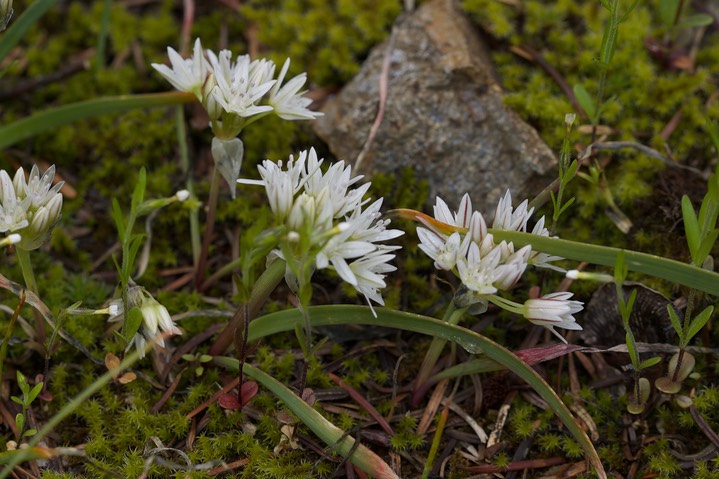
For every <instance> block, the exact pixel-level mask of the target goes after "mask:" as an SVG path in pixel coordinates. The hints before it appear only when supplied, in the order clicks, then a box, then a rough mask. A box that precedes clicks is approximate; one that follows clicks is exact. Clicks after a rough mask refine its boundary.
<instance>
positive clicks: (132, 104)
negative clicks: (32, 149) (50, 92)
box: [0, 92, 197, 150]
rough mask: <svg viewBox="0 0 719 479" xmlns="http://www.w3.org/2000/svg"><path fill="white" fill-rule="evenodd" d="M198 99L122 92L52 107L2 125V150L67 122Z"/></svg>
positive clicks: (168, 94)
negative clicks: (117, 94) (118, 94)
mask: <svg viewBox="0 0 719 479" xmlns="http://www.w3.org/2000/svg"><path fill="white" fill-rule="evenodd" d="M196 100H197V98H196V97H195V95H193V94H192V93H184V92H171V93H152V94H148V95H122V96H115V97H105V98H96V99H93V100H87V101H82V102H79V103H72V104H70V105H64V106H60V107H57V108H50V109H47V110H43V111H41V112H38V113H35V114H33V115H31V116H28V117H26V118H23V119H22V120H18V121H15V122H13V123H10V124H9V125H5V126H3V127H0V150H2V149H4V148H7V147H8V146H11V145H14V144H15V143H17V142H19V141H22V140H24V139H26V138H30V137H32V136H35V135H37V134H39V133H43V132H45V131H52V130H54V129H56V128H57V127H59V126H62V125H67V124H69V123H73V122H75V121H78V120H84V119H86V118H92V117H96V116H101V115H108V114H111V113H122V112H125V111H130V110H135V109H137V108H150V107H158V106H169V105H177V104H181V103H191V102H193V101H196Z"/></svg>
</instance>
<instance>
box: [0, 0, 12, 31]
mask: <svg viewBox="0 0 719 479" xmlns="http://www.w3.org/2000/svg"><path fill="white" fill-rule="evenodd" d="M12 12H13V10H12V0H0V32H1V31H3V30H5V28H6V27H7V24H8V23H10V19H11V18H12Z"/></svg>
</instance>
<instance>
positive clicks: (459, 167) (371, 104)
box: [313, 0, 563, 212]
mask: <svg viewBox="0 0 719 479" xmlns="http://www.w3.org/2000/svg"><path fill="white" fill-rule="evenodd" d="M387 54H389V70H388V72H389V73H388V90H387V103H386V109H385V113H384V118H383V120H382V123H381V124H380V126H379V129H378V131H377V135H376V137H375V139H374V142H373V143H372V144H371V147H370V148H369V149H368V150H367V151H366V154H365V155H364V158H363V160H362V162H361V164H360V165H359V171H360V172H362V173H364V174H369V175H370V176H371V174H373V173H375V172H378V171H382V172H397V171H399V170H401V169H403V168H405V167H406V166H411V167H413V168H414V169H415V172H416V174H417V177H418V178H426V179H428V180H429V182H430V185H431V192H432V196H434V195H440V196H442V197H443V198H444V199H445V200H447V201H448V203H449V204H450V206H456V204H457V203H458V202H459V199H460V198H461V196H462V195H463V194H464V193H465V192H469V193H470V195H471V197H472V200H473V203H474V205H475V206H476V207H477V208H481V209H482V211H487V212H490V211H491V210H493V208H494V207H495V205H496V202H497V200H498V199H499V197H500V195H501V194H503V193H504V191H505V190H506V189H507V188H510V189H511V190H512V193H513V196H514V198H515V200H516V201H519V200H521V198H524V197H527V196H528V195H530V194H534V193H537V192H539V191H540V190H541V189H542V188H543V187H544V186H545V185H546V184H547V183H548V182H549V181H551V179H552V177H553V175H555V174H556V173H555V165H556V158H555V157H554V154H553V152H552V151H551V150H550V148H549V147H548V146H547V145H546V144H545V143H544V142H543V141H542V140H541V139H540V138H539V136H538V135H537V132H536V131H535V130H534V129H533V128H532V127H531V126H529V125H528V124H526V123H525V122H524V121H522V119H521V118H520V117H519V116H518V115H517V114H516V113H514V112H513V111H511V110H510V109H509V108H507V107H505V106H504V105H503V104H502V89H501V87H500V85H499V82H498V79H497V77H496V74H495V72H494V67H493V65H492V62H491V60H490V57H489V54H488V52H487V49H486V47H485V46H484V44H483V42H482V40H481V38H480V37H479V35H478V33H477V32H476V31H475V29H474V27H473V26H472V24H471V23H470V22H469V20H468V19H467V17H466V16H465V15H464V13H463V12H462V11H461V10H460V9H459V7H458V5H457V3H456V1H455V0H432V1H429V2H427V3H425V4H423V5H422V7H421V8H419V9H418V10H417V11H415V12H412V13H411V14H406V15H404V16H403V17H402V18H400V19H399V20H398V21H397V23H396V24H395V26H394V28H393V31H392V35H391V37H390V39H389V40H388V41H386V42H385V43H383V44H381V45H379V46H378V47H376V48H375V49H374V50H373V51H372V52H371V53H370V55H369V57H368V59H367V60H366V62H365V64H364V65H363V67H362V69H361V71H360V72H359V73H358V75H357V76H356V77H355V78H354V79H353V80H352V81H351V82H350V83H348V84H347V85H346V86H345V87H344V89H343V90H342V91H341V92H340V93H339V94H338V95H337V96H336V97H334V98H332V99H330V100H329V101H328V102H327V103H326V104H325V107H324V109H323V111H324V113H325V116H324V117H322V118H320V119H319V120H317V121H315V122H313V123H314V125H315V129H316V131H317V133H318V134H319V136H320V137H321V138H322V139H324V140H325V141H326V142H327V143H328V145H329V147H330V149H331V150H332V152H333V153H334V154H335V155H336V156H337V157H338V158H339V159H344V160H346V161H349V162H352V163H354V162H355V160H356V158H357V157H358V154H359V153H360V151H361V150H362V147H363V145H364V144H365V142H366V140H367V137H368V135H369V132H370V128H371V126H372V124H373V123H374V121H375V117H376V115H377V110H378V106H379V97H380V95H379V79H380V74H381V71H382V63H383V60H384V58H385V55H387ZM557 121H563V119H561V118H560V119H558V120H557ZM431 200H432V201H433V198H432V199H431Z"/></svg>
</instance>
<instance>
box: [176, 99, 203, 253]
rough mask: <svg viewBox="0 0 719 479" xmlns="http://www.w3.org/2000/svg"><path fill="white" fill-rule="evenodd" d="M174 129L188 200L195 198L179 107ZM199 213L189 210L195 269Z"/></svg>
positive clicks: (198, 239) (197, 251)
mask: <svg viewBox="0 0 719 479" xmlns="http://www.w3.org/2000/svg"><path fill="white" fill-rule="evenodd" d="M175 129H176V131H177V145H178V147H179V149H180V169H181V170H182V173H183V174H184V175H185V178H187V183H186V186H185V187H186V188H187V191H189V192H190V198H195V181H194V179H193V178H192V171H191V169H190V155H189V153H188V151H187V129H186V128H185V110H184V109H183V108H182V107H181V106H177V107H176V108H175ZM200 241H201V239H200V212H199V210H198V209H196V208H193V209H191V210H190V242H191V244H192V262H193V264H194V265H195V267H197V262H198V261H199V259H200V247H201V246H200V245H201V243H200Z"/></svg>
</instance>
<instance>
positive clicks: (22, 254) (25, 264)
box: [15, 248, 46, 344]
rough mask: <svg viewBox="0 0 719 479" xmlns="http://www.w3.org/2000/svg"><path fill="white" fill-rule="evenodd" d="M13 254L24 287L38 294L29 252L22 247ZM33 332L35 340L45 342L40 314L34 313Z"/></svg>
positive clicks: (43, 323) (43, 322) (43, 325)
mask: <svg viewBox="0 0 719 479" xmlns="http://www.w3.org/2000/svg"><path fill="white" fill-rule="evenodd" d="M15 255H16V256H17V262H18V263H19V264H20V270H22V277H23V279H24V280H25V287H26V288H27V289H28V290H29V291H30V292H32V293H35V294H36V295H39V292H38V289H37V281H35V272H34V271H33V268H32V261H31V260H30V252H29V251H26V250H24V249H22V248H15ZM35 332H36V333H37V337H36V338H35V339H36V340H37V342H39V343H40V344H43V343H44V342H45V337H46V334H45V321H44V320H43V318H42V316H40V315H39V314H37V313H36V314H35Z"/></svg>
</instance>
